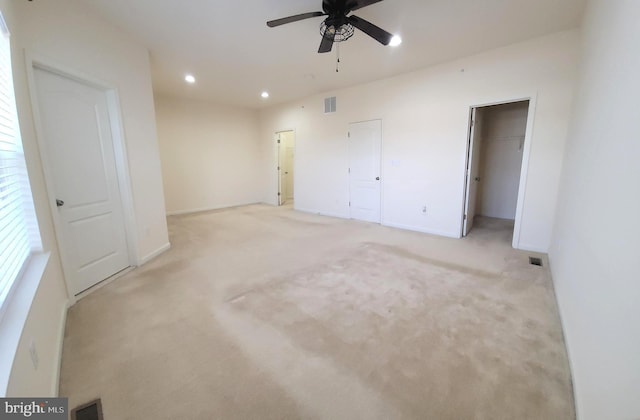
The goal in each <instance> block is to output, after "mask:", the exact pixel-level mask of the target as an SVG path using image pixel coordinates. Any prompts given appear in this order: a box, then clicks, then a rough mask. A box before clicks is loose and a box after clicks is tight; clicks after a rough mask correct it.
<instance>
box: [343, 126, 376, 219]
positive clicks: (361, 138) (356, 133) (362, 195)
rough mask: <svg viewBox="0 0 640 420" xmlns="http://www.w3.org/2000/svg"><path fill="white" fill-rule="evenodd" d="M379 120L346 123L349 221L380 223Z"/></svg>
mask: <svg viewBox="0 0 640 420" xmlns="http://www.w3.org/2000/svg"><path fill="white" fill-rule="evenodd" d="M381 149H382V121H380V120H374V121H365V122H358V123H351V124H349V195H350V202H349V209H350V217H351V218H352V219H357V220H364V221H367V222H375V223H380V155H381Z"/></svg>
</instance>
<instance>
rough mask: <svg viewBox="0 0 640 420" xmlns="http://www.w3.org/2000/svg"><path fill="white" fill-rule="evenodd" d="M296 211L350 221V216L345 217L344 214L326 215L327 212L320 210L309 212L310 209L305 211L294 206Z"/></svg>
mask: <svg viewBox="0 0 640 420" xmlns="http://www.w3.org/2000/svg"><path fill="white" fill-rule="evenodd" d="M294 210H296V211H301V212H303V213H309V214H316V215H318V216H326V217H335V218H338V219H349V216H345V215H343V214H338V213H325V212H322V211H318V210H309V209H303V208H299V207H298V208H296V207H295V204H294Z"/></svg>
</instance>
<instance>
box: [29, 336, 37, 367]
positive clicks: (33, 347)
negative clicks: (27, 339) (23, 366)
mask: <svg viewBox="0 0 640 420" xmlns="http://www.w3.org/2000/svg"><path fill="white" fill-rule="evenodd" d="M29 355H30V356H31V363H33V368H34V369H36V370H38V363H39V360H38V351H37V350H36V342H35V341H33V340H31V344H29Z"/></svg>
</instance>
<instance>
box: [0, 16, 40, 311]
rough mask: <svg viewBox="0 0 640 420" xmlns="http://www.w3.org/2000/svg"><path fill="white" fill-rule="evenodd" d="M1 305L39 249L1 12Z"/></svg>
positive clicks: (8, 46)
mask: <svg viewBox="0 0 640 420" xmlns="http://www.w3.org/2000/svg"><path fill="white" fill-rule="evenodd" d="M0 31H1V32H2V33H1V34H0V309H2V308H4V306H5V303H6V301H7V298H8V297H9V295H10V292H11V290H12V287H13V285H14V284H15V282H16V280H17V279H18V278H19V277H20V274H21V272H22V270H23V269H24V267H25V265H26V263H27V262H28V260H29V256H30V255H31V253H32V252H33V251H36V250H39V249H41V244H40V238H39V233H38V229H37V223H36V219H35V213H34V211H33V199H32V196H31V189H30V186H29V179H28V176H27V170H26V165H25V160H24V152H23V149H22V141H21V138H20V130H19V127H18V114H17V111H16V101H15V93H14V89H13V74H12V70H11V48H10V42H9V31H8V30H7V26H6V24H5V22H4V19H3V18H2V15H1V14H0ZM1 313H2V311H1V310H0V314H1Z"/></svg>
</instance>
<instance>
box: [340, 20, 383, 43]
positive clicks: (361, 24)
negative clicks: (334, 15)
mask: <svg viewBox="0 0 640 420" xmlns="http://www.w3.org/2000/svg"><path fill="white" fill-rule="evenodd" d="M347 20H348V21H349V23H351V24H352V25H353V26H355V27H356V28H358V29H360V30H361V31H362V32H364V33H365V34H367V35H369V36H370V37H371V38H373V39H375V40H376V41H378V42H379V43H381V44H383V45H389V43H390V42H391V38H393V35H391V34H390V33H389V32H387V31H385V30H384V29H382V28H380V27H378V26H376V25H374V24H373V23H371V22H369V21H366V20H364V19H362V18H361V17H358V16H349V17H348V18H347Z"/></svg>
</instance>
